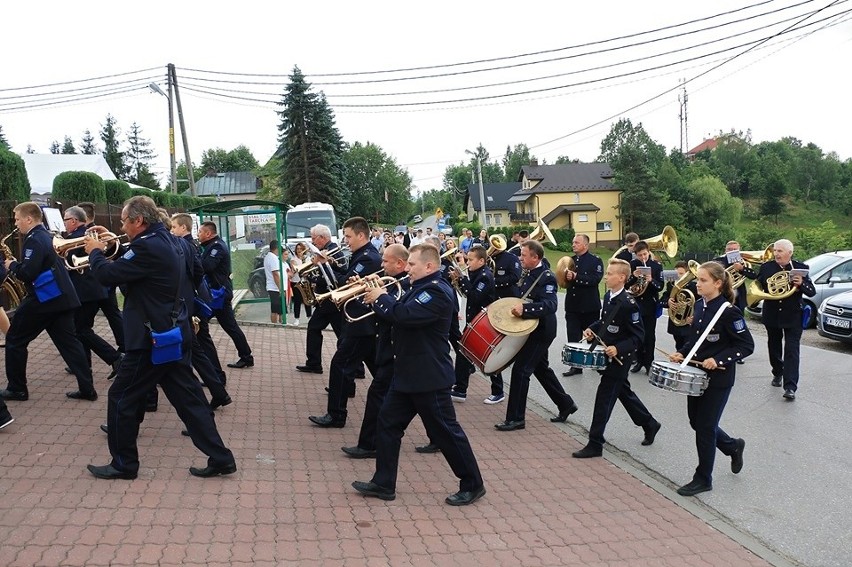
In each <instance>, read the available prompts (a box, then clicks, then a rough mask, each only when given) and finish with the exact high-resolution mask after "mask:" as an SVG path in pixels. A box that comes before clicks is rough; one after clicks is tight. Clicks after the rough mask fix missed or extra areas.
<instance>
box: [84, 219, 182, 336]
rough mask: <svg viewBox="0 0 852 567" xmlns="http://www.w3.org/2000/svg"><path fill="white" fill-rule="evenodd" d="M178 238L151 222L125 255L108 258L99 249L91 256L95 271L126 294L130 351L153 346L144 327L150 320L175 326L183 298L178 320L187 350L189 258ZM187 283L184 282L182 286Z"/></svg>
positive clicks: (164, 328) (166, 327)
mask: <svg viewBox="0 0 852 567" xmlns="http://www.w3.org/2000/svg"><path fill="white" fill-rule="evenodd" d="M183 256H184V254H183V250H182V248H181V247H180V245H179V244H178V242H177V241H176V239H175V238H174V237H173V236H172V235H171V234H169V232H168V231H167V230H166V228H165V227H164V226H163V225H162V223H155V224H153V225H151V226H149V227H148V228H147V229H146V230H145V231H144V232H142V233H141V234H139V235H137V236H136V238H134V239H133V240H132V241H131V242H130V247H129V248H128V250H127V252H125V253H124V255H123V256H121V257H119V258H116V259H115V261H112V262H111V261H109V260H107V259H106V258H105V257H104V255H103V253H102V252H101V251H100V250H97V249H96V250H92V253H91V254H90V255H89V258H90V260H91V265H92V268H91V269H92V272H93V273H94V274H95V277H96V278H97V280H98V281H99V282H101V284H103V285H107V286H112V285H122V286H123V289H125V290H126V297H125V299H124V311H123V320H124V341H125V345H126V348H127V350H128V351H132V350H151V336H150V334H149V332H148V329H147V328H146V327H145V322H146V321H150V322H151V326H152V327H153V329H154V330H155V331H157V332H163V331H167V330H169V329H171V328H172V326H173V325H172V311H173V310H174V306H175V296H177V297H178V303H179V305H178V307H179V309H180V316H179V318H178V324H179V325H180V327H181V333H182V335H183V341H184V352H188V345H187V343H188V341H189V340H190V338H191V336H192V335H191V331H190V328H189V320H188V316H187V310H186V308H185V307H184V305H183V304H184V301H183V299H184V293H186V291H185V284H184V282H186V281H187V279H188V278H187V277H186V275H185V274H186V260H185V259H184V257H183ZM182 286H183V287H182Z"/></svg>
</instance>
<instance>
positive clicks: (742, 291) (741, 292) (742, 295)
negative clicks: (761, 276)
mask: <svg viewBox="0 0 852 567" xmlns="http://www.w3.org/2000/svg"><path fill="white" fill-rule="evenodd" d="M713 261H714V262H718V263H720V264H722V265H723V266H725V268H726V269H727V268H728V267H729V266H730V265H731V263H730V262H728V256H727V255H725V256H719V257H718V258H713ZM740 275H742V276H745V277H746V278H748V279H750V280H753V279H756V278H757V272H755V271H754V270H753V269H751V268H749V267H748V266H746V265H745V263H743V271H742V272H740ZM747 288H748V282H743V284H742V285H741V286H740V287H738V288H737V289H736V290H734V291H735V293H736V294H737V302H736V306H737V307H739V308H740V311H743V310H744V309H745V308H746V307H748V305H746V289H747Z"/></svg>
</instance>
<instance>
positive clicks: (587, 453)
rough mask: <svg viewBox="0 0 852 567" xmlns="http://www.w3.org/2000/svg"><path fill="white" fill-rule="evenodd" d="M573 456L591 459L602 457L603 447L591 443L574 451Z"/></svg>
mask: <svg viewBox="0 0 852 567" xmlns="http://www.w3.org/2000/svg"><path fill="white" fill-rule="evenodd" d="M571 456H572V457H574V458H575V459H591V458H592V457H601V456H603V447H596V446H594V445H592V444H591V443H590V444H588V445H586V446H585V447H583V448H582V449H580V450H579V451H574V452H573V453H571Z"/></svg>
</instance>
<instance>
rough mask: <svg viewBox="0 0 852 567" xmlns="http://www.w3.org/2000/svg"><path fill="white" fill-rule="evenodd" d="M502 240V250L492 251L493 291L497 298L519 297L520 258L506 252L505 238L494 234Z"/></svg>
mask: <svg viewBox="0 0 852 567" xmlns="http://www.w3.org/2000/svg"><path fill="white" fill-rule="evenodd" d="M496 236H497V237H498V238H500V239H501V240H502V242H503V252H494V253H493V254H492V255H491V257H492V258H493V259H494V292H495V294H496V297H497V298H498V299H502V298H503V297H520V296H521V294H520V292H519V291H518V282H519V281H521V260H520V257H519V256H515V255H514V254H511V253H507V252H506V246H508V245H507V244H506V239H505V238H504V237H503V235H502V234H499V233H498V234H497V235H496Z"/></svg>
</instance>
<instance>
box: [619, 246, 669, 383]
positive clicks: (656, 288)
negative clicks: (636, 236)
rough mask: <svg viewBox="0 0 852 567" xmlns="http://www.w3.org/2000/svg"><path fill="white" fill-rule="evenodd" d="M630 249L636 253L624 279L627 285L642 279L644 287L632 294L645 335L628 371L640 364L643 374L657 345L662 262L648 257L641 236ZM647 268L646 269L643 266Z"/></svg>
mask: <svg viewBox="0 0 852 567" xmlns="http://www.w3.org/2000/svg"><path fill="white" fill-rule="evenodd" d="M633 253H634V255H635V256H636V257H635V258H634V259H633V261H632V262H630V269H631V273H632V276H631V278H630V279H629V280H627V287H628V288H629V287H631V286H633V285H634V284H637V285H638V284H640V283H642V282H641V281H642V280H645V281H644V289H643V290H642V292H641V293H639V294H638V295H636V296H634V299H635V300H636V303H638V304H639V313H640V315H641V316H642V327H643V329H644V331H645V338H644V340H643V341H642V344H641V345H640V346H639V349H638V350H637V351H636V363H635V364H634V365H633V368H631V369H630V371H631V372H639V371H640V370H642V367H644V368H645V374H648V373H649V372H651V363H652V362H654V349H655V348H656V346H657V304H658V303H659V299H660V292H661V291H663V289H664V288H665V285H666V284H665V282H664V281H663V265H662V264H660V263H659V262H657V261H656V260H654V259H653V258H652V257H651V250H650V248H648V244H647V243H646V242H645V241H644V240H640V241H639V242H637V243H636V245H635V246H634V247H633ZM639 268H643V269H644V268H650V269H651V270H650V272H651V273H650V274H648V273H643V271H642V270H640V269H639ZM644 271H645V272H647V270H644Z"/></svg>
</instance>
